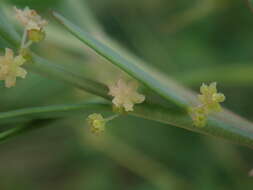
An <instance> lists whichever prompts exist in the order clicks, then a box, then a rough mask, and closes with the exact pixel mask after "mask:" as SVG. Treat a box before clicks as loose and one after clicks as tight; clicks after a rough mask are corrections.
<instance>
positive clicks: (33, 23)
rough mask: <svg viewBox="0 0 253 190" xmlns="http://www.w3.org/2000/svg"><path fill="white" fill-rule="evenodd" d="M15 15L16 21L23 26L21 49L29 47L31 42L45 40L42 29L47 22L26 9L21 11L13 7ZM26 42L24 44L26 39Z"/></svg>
mask: <svg viewBox="0 0 253 190" xmlns="http://www.w3.org/2000/svg"><path fill="white" fill-rule="evenodd" d="M14 11H15V13H16V19H17V20H18V21H19V22H20V23H21V24H22V25H23V26H24V28H25V29H24V35H23V39H22V42H21V49H22V48H27V47H29V46H30V45H31V44H32V43H33V42H40V41H42V40H43V39H44V38H45V31H44V27H45V26H47V24H48V22H47V21H46V20H44V19H42V18H41V16H40V15H39V14H38V13H37V12H36V11H35V10H32V9H30V8H29V7H26V8H25V9H23V10H21V9H18V8H16V7H14ZM27 37H28V40H29V41H28V42H27V44H25V41H26V38H27Z"/></svg>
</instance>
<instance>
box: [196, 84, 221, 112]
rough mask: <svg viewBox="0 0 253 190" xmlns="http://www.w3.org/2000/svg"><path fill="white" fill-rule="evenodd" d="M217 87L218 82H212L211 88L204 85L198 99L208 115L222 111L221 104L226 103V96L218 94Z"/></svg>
mask: <svg viewBox="0 0 253 190" xmlns="http://www.w3.org/2000/svg"><path fill="white" fill-rule="evenodd" d="M216 85H217V84H216V82H212V83H211V84H210V85H209V86H208V85H206V84H204V83H203V84H202V86H201V87H200V92H201V94H200V95H198V98H199V100H200V102H201V103H202V104H203V106H204V107H205V111H206V112H207V113H210V112H218V111H221V106H220V103H221V102H224V101H225V96H224V94H222V93H217V87H216Z"/></svg>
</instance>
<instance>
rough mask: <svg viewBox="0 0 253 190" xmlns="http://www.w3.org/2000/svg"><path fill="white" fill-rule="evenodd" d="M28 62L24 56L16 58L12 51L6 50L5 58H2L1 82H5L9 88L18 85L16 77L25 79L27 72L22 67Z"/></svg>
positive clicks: (0, 63) (0, 64)
mask: <svg viewBox="0 0 253 190" xmlns="http://www.w3.org/2000/svg"><path fill="white" fill-rule="evenodd" d="M25 62H26V60H25V59H24V58H23V56H21V55H18V56H16V57H14V53H13V51H12V50H11V49H8V48H6V49H5V56H0V80H4V81H5V86H6V87H7V88H10V87H13V86H15V85H16V77H21V78H25V76H26V74H27V72H26V70H25V69H23V68H22V67H21V65H23V64H24V63H25Z"/></svg>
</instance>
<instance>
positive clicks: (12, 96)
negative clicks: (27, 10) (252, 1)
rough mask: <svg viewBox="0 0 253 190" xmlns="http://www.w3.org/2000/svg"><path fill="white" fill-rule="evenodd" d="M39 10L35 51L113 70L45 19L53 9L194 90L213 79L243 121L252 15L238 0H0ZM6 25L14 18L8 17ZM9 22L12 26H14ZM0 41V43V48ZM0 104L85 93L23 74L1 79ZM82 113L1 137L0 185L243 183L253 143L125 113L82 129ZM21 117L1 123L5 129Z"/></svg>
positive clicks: (251, 182) (86, 71) (142, 187)
mask: <svg viewBox="0 0 253 190" xmlns="http://www.w3.org/2000/svg"><path fill="white" fill-rule="evenodd" d="M13 5H16V6H18V7H20V8H23V7H24V6H29V7H31V8H34V9H36V10H39V12H40V13H41V14H43V15H44V16H45V17H46V18H48V20H49V22H50V24H49V26H48V29H47V39H46V40H45V41H44V42H42V43H41V44H39V45H38V46H35V47H34V48H35V50H36V51H38V52H39V54H40V55H42V56H44V57H46V58H48V59H50V60H52V61H54V62H55V63H57V64H61V65H63V66H64V67H66V68H69V70H73V71H75V72H77V73H80V74H81V75H85V76H87V77H90V78H92V79H94V80H98V81H110V80H113V79H115V78H116V77H118V76H119V75H122V73H120V71H118V70H117V69H116V68H114V67H113V66H111V65H110V63H107V62H106V61H104V60H103V59H101V58H99V57H97V56H96V55H95V54H94V53H93V52H92V51H90V50H88V49H87V48H86V47H84V46H83V45H82V44H81V43H80V42H78V41H77V40H76V39H75V38H73V37H72V36H71V35H69V34H68V33H66V32H65V31H64V30H63V29H62V28H60V27H59V26H58V25H57V24H56V23H55V22H54V21H53V19H52V18H51V16H50V13H49V12H50V10H51V9H53V10H57V11H59V12H61V13H62V14H64V15H65V16H66V17H68V18H69V19H71V20H73V22H75V23H76V24H78V25H79V26H81V27H82V28H84V29H85V30H87V31H89V32H91V33H92V34H93V35H94V36H95V37H96V38H98V39H101V40H105V41H106V38H110V39H113V40H115V41H116V42H118V43H119V44H122V45H123V46H124V47H125V48H126V49H128V50H129V51H131V52H132V53H133V54H135V55H137V56H139V57H141V58H142V59H143V60H145V61H146V62H147V63H149V64H150V65H152V66H153V67H155V68H157V69H158V70H160V71H161V72H163V73H164V74H166V75H168V76H170V77H172V78H174V79H176V80H177V81H178V82H180V83H182V84H184V85H185V86H188V87H190V88H192V89H194V90H198V88H199V86H200V85H201V83H202V82H211V81H217V82H218V84H219V86H218V88H219V89H220V91H222V92H223V93H224V94H226V97H227V100H226V102H225V103H224V106H225V107H227V108H230V109H231V110H233V111H235V112H236V113H239V114H240V115H242V116H244V117H246V118H248V119H249V120H252V115H253V103H252V96H253V89H252V87H253V85H252V84H253V65H252V63H253V54H252V42H253V35H252V34H253V13H252V12H251V11H250V9H249V7H248V6H247V4H246V1H243V0H193V1H189V0H177V1H175V0H135V1H134V0H128V1H126V0H125V1H124V0H53V1H52V0H43V1H41V0H5V1H1V3H0V6H6V10H7V13H9V17H10V19H11V18H12V17H13V12H12V9H9V7H10V6H13ZM13 24H16V22H15V21H13ZM17 30H20V28H19V27H18V26H17ZM5 45H6V44H5V43H4V42H3V40H1V41H0V48H1V50H3V48H4V47H5ZM0 88H1V93H0V111H8V110H14V109H17V108H25V107H31V106H42V105H54V104H63V103H75V102H80V101H84V100H87V99H91V98H93V96H92V95H90V94H87V93H85V92H82V91H80V90H77V89H74V88H73V87H71V86H68V85H66V84H64V83H62V82H61V81H54V80H51V79H47V78H44V77H41V76H39V75H36V74H32V73H29V76H28V78H27V79H26V80H19V81H18V85H17V87H15V88H12V89H5V88H4V87H3V84H2V83H1V85H0ZM85 118H86V114H85V113H84V114H75V115H71V116H69V117H64V118H57V119H50V120H36V119H34V120H32V121H29V122H26V123H23V124H25V125H38V126H41V127H42V128H40V129H38V130H35V131H33V132H30V133H27V134H23V135H21V136H19V137H15V138H13V139H10V140H9V141H8V142H5V143H4V144H1V145H0V189H1V190H30V189H31V190H35V189H36V190H45V189H47V190H51V189H52V190H53V189H61V190H84V189H87V190H100V189H101V190H114V189H115V190H119V189H121V190H159V189H165V190H170V189H173V190H179V189H188V190H191V189H192V190H193V189H194V190H211V189H212V190H213V189H215V190H227V189H230V190H238V189H243V190H251V189H252V188H253V178H250V177H249V176H248V172H249V170H250V169H251V168H252V167H253V151H252V150H251V149H249V148H245V147H240V146H237V145H234V144H231V143H229V142H226V141H223V140H220V139H217V138H212V137H207V136H202V135H199V134H195V133H193V132H190V131H186V130H184V129H179V128H175V127H173V126H169V125H165V124H161V123H157V122H153V121H147V120H143V119H138V118H135V117H131V116H124V117H120V118H118V119H116V120H113V121H112V122H111V123H110V126H108V129H107V131H106V134H105V136H101V137H96V136H93V135H91V134H90V133H89V131H87V130H86V128H87V126H86V125H85ZM13 125H20V123H18V124H17V123H15V121H13V124H11V125H10V124H8V125H3V126H1V127H3V128H5V127H10V126H13Z"/></svg>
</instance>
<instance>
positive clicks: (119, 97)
mask: <svg viewBox="0 0 253 190" xmlns="http://www.w3.org/2000/svg"><path fill="white" fill-rule="evenodd" d="M137 88H138V84H137V83H135V82H125V81H123V80H122V79H120V80H118V81H117V83H116V84H113V85H110V86H109V95H111V96H113V100H112V103H113V104H114V105H115V106H116V107H119V108H124V109H125V111H127V112H128V111H133V107H134V104H139V103H142V102H143V101H144V100H145V96H144V95H142V94H139V93H138V92H137Z"/></svg>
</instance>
